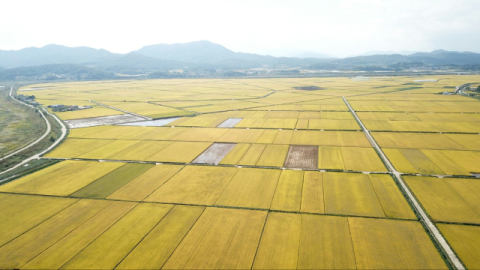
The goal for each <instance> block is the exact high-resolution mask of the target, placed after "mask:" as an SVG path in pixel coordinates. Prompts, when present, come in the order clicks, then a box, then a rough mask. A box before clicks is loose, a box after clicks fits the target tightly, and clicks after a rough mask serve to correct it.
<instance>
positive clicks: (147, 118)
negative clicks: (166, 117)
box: [89, 100, 153, 120]
mask: <svg viewBox="0 0 480 270" xmlns="http://www.w3.org/2000/svg"><path fill="white" fill-rule="evenodd" d="M89 101H90V102H92V103H95V104H97V105H100V106H103V107H106V108H109V109H112V110H116V111H120V112H123V113H126V114H130V115H133V116H138V117H141V118H143V119H145V120H153V118H150V117H146V116H143V115H140V114H136V113H132V112H129V111H125V110H122V109H119V108H115V107H112V106H108V105H105V104H103V103H100V102H96V101H94V100H89Z"/></svg>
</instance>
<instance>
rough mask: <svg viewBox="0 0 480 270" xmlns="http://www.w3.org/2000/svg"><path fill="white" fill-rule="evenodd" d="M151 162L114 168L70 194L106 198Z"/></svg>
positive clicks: (146, 167)
mask: <svg viewBox="0 0 480 270" xmlns="http://www.w3.org/2000/svg"><path fill="white" fill-rule="evenodd" d="M153 166H155V165H153V164H136V163H129V164H125V165H123V166H122V167H120V168H118V169H116V170H114V171H113V172H111V173H109V174H107V175H105V176H103V177H102V178H100V179H98V180H97V181H95V182H92V183H91V184H89V185H88V186H85V187H84V188H82V189H80V190H78V191H77V192H75V193H73V194H72V195H70V196H73V197H86V198H106V197H108V196H110V194H112V193H113V192H115V191H117V190H118V189H119V188H121V187H123V186H124V185H126V184H128V183H129V182H130V181H132V180H133V179H135V178H137V177H138V176H139V175H141V174H143V173H144V172H146V171H147V170H149V169H150V168H152V167H153Z"/></svg>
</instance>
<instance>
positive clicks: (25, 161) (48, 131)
mask: <svg viewBox="0 0 480 270" xmlns="http://www.w3.org/2000/svg"><path fill="white" fill-rule="evenodd" d="M12 92H13V87H12V88H10V94H9V95H10V97H11V98H12V99H14V100H15V101H17V102H19V103H20V104H23V105H25V106H29V107H31V108H35V107H33V106H31V105H29V104H26V103H24V102H21V101H19V100H17V99H15V98H14V97H13V96H12ZM43 110H44V112H45V113H47V114H49V115H50V116H52V117H53V118H54V119H55V120H56V121H57V122H58V123H59V124H60V126H61V127H62V135H61V136H60V137H59V138H58V139H57V140H56V141H55V142H54V143H53V144H52V145H50V146H49V147H48V148H47V149H45V150H43V151H42V152H40V153H37V154H35V155H33V156H31V157H29V158H27V159H24V160H23V161H22V162H20V163H19V164H17V165H15V166H13V167H11V168H9V169H8V170H5V171H2V172H0V175H1V174H4V173H7V172H9V171H11V170H14V169H16V168H18V167H20V166H22V165H24V164H26V163H28V162H30V161H31V160H34V159H38V158H40V156H41V155H43V154H45V153H47V152H48V151H50V150H52V149H53V148H55V147H56V146H57V145H58V144H59V143H60V142H62V141H63V139H64V138H65V136H67V127H66V126H65V124H63V122H62V121H60V119H58V117H57V116H56V115H53V114H51V113H50V112H49V111H47V110H46V109H45V108H43ZM38 111H39V112H40V114H41V115H42V117H43V119H44V120H45V123H46V124H47V130H46V131H45V133H44V134H43V135H42V137H40V138H39V139H38V140H36V141H34V142H32V143H30V144H29V145H27V146H25V147H23V148H21V149H19V150H17V151H15V152H13V153H10V154H9V155H7V156H5V157H3V158H2V159H6V158H8V157H11V156H13V155H15V154H17V153H19V152H21V151H23V150H25V149H28V148H30V147H32V146H34V145H35V144H37V143H38V142H40V141H41V140H43V139H44V138H45V137H46V136H48V134H50V132H51V130H52V127H51V125H50V122H48V120H47V117H45V115H44V112H42V110H40V109H39V110H38ZM2 159H0V160H2Z"/></svg>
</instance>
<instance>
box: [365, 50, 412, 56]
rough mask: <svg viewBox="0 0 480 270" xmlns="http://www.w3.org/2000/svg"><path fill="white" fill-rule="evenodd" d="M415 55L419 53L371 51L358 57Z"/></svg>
mask: <svg viewBox="0 0 480 270" xmlns="http://www.w3.org/2000/svg"><path fill="white" fill-rule="evenodd" d="M414 53H417V52H414V51H400V52H396V51H369V52H365V53H362V54H360V55H358V56H369V55H377V54H401V55H412V54H414Z"/></svg>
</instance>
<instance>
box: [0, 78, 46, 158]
mask: <svg viewBox="0 0 480 270" xmlns="http://www.w3.org/2000/svg"><path fill="white" fill-rule="evenodd" d="M0 90H1V91H0V157H1V156H4V155H7V154H8V153H11V152H13V151H15V150H16V149H20V148H22V147H24V146H26V145H27V144H29V143H31V142H33V141H35V140H36V139H38V138H39V137H40V136H42V134H43V133H44V132H45V130H46V128H47V126H46V124H45V121H44V120H43V118H42V116H41V115H40V113H38V112H37V111H36V109H33V108H30V107H27V106H24V105H22V104H20V103H18V102H16V101H14V100H12V99H11V98H10V97H9V96H8V94H9V92H10V87H8V88H7V87H5V88H3V89H2V88H0Z"/></svg>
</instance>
